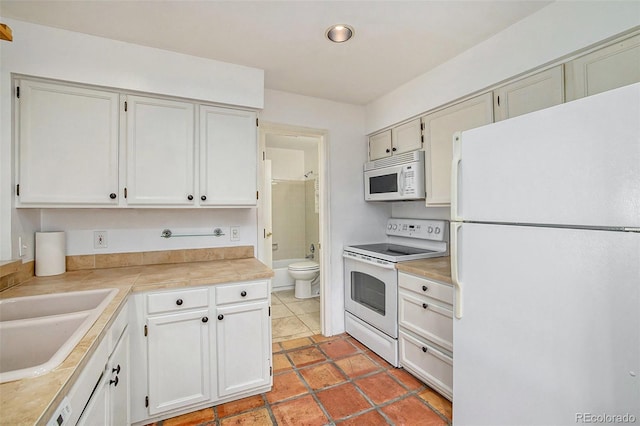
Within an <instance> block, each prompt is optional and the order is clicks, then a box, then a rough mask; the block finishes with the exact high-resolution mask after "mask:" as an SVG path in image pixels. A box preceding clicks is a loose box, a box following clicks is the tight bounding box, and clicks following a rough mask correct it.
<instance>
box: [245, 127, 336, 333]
mask: <svg viewBox="0 0 640 426" xmlns="http://www.w3.org/2000/svg"><path fill="white" fill-rule="evenodd" d="M268 134H275V135H282V136H311V137H317V138H318V175H319V178H318V186H319V208H318V212H319V218H318V222H319V230H318V234H319V237H320V241H319V242H320V246H319V248H318V251H317V253H318V258H319V262H320V330H321V333H322V334H323V335H328V336H330V335H332V330H331V323H330V321H329V316H328V315H326V311H327V303H326V301H328V300H332V295H331V290H332V289H331V286H329V285H327V284H326V283H327V278H328V277H329V276H331V265H330V264H329V263H330V261H331V238H330V229H331V227H330V223H331V218H330V211H329V173H328V171H329V147H328V132H327V131H326V130H323V129H314V128H310V127H300V126H290V125H285V124H277V123H262V122H261V123H260V126H259V130H258V159H259V161H258V191H259V192H260V194H264V193H265V192H264V187H263V186H264V160H265V159H266V137H267V135H268ZM263 203H264V199H263V197H259V198H258V209H257V216H258V217H257V222H258V235H257V241H258V244H257V246H258V247H257V256H258V260H263V259H264V258H265V253H264V251H265V249H264V239H265V238H264V229H265V228H264V225H265V224H264V215H263V209H264V205H263Z"/></svg>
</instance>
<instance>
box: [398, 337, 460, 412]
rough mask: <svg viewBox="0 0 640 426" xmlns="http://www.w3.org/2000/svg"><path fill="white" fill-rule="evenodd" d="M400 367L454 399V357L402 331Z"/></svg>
mask: <svg viewBox="0 0 640 426" xmlns="http://www.w3.org/2000/svg"><path fill="white" fill-rule="evenodd" d="M398 342H399V346H400V365H401V366H402V367H404V368H406V369H407V370H409V371H411V372H412V373H413V374H415V375H416V376H417V377H418V378H419V379H421V380H422V381H424V382H425V383H427V384H429V385H430V386H431V387H433V388H434V389H436V390H437V391H438V392H440V393H441V394H442V395H444V396H445V397H447V398H448V399H449V400H451V399H452V398H453V357H451V356H450V355H449V354H447V353H445V352H442V351H439V350H438V349H436V348H435V347H434V346H432V345H430V344H429V343H427V341H423V340H419V339H416V338H415V337H413V336H410V335H409V334H407V333H404V332H402V331H400V335H399V337H398Z"/></svg>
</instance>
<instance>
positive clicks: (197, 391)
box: [131, 280, 272, 424]
mask: <svg viewBox="0 0 640 426" xmlns="http://www.w3.org/2000/svg"><path fill="white" fill-rule="evenodd" d="M132 307H133V312H132V320H131V326H132V357H131V360H132V367H133V374H134V378H132V383H131V385H132V386H131V389H132V390H131V393H132V395H131V401H132V408H131V422H132V423H133V424H144V423H149V422H150V421H156V420H160V419H165V418H169V417H173V416H176V415H179V414H182V413H185V412H189V411H194V410H197V409H200V408H205V407H207V406H211V405H213V404H218V403H221V402H227V401H231V400H234V399H239V398H244V397H247V396H251V395H254V394H258V393H262V392H266V391H268V390H269V389H270V388H271V383H272V377H271V371H272V370H271V318H270V282H269V281H268V280H264V281H250V282H235V283H224V284H216V285H212V286H202V287H191V288H183V289H177V290H176V289H172V290H166V291H157V292H148V293H138V294H136V295H134V296H133V300H132Z"/></svg>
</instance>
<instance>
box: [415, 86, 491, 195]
mask: <svg viewBox="0 0 640 426" xmlns="http://www.w3.org/2000/svg"><path fill="white" fill-rule="evenodd" d="M423 121H424V125H425V129H424V135H425V169H426V170H425V181H426V182H425V184H426V185H425V189H426V191H427V197H426V204H427V206H442V205H448V204H449V203H450V202H451V161H452V159H453V134H454V133H455V132H457V131H463V130H469V129H473V128H474V127H480V126H482V125H485V124H489V123H491V122H492V121H493V108H492V94H491V93H485V94H484V95H480V96H477V97H475V98H472V99H469V100H467V101H464V102H461V103H459V104H456V105H452V106H450V107H448V108H445V109H443V110H440V111H436V112H434V113H432V114H429V115H427V116H425V117H423Z"/></svg>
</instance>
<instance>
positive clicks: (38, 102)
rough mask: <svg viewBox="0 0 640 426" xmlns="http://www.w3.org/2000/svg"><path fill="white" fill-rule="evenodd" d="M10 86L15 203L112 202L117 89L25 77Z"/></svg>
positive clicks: (114, 200)
mask: <svg viewBox="0 0 640 426" xmlns="http://www.w3.org/2000/svg"><path fill="white" fill-rule="evenodd" d="M16 86H17V89H16V91H18V90H19V98H17V99H16V105H17V107H16V109H17V113H18V121H17V123H18V124H17V133H18V135H17V136H18V144H17V154H18V173H17V176H16V184H17V185H19V187H18V188H17V191H16V194H17V198H16V205H17V206H18V207H20V206H23V207H37V206H42V207H48V206H52V207H53V206H55V205H62V204H63V205H71V206H73V205H76V206H99V207H110V206H117V204H118V198H119V195H120V194H119V192H118V119H119V112H118V102H119V100H118V94H117V93H111V92H105V91H99V90H90V89H84V88H79V87H74V86H64V85H58V84H50V83H44V82H40V81H37V80H36V81H33V80H25V79H23V80H17V81H16ZM18 88H19V89H18Z"/></svg>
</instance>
